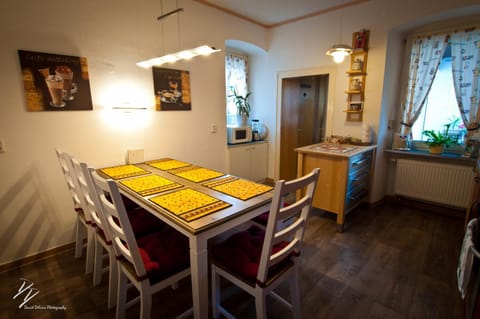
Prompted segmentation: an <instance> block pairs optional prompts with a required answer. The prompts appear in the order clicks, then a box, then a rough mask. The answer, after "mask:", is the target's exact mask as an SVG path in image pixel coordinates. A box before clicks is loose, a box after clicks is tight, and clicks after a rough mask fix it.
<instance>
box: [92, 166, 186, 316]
mask: <svg viewBox="0 0 480 319" xmlns="http://www.w3.org/2000/svg"><path fill="white" fill-rule="evenodd" d="M91 176H92V180H93V182H94V184H95V185H96V189H97V195H98V199H99V202H100V204H101V206H102V210H103V212H104V214H105V217H106V218H105V219H106V223H107V225H108V226H107V227H108V229H109V232H110V234H111V236H112V241H113V244H114V250H115V254H116V258H117V263H118V292H117V312H116V318H117V319H121V318H125V312H126V310H127V308H128V307H130V306H132V305H133V304H135V303H136V302H138V301H140V318H142V319H143V318H150V316H151V308H152V295H153V294H154V293H156V292H158V291H160V290H162V289H164V288H166V287H168V286H172V287H173V286H175V285H176V284H177V282H178V281H179V280H180V279H182V278H185V277H187V276H189V275H190V255H189V247H188V239H187V237H185V236H183V235H182V234H180V233H179V232H177V231H176V230H175V229H173V228H171V227H168V226H166V227H162V228H161V229H160V230H159V231H158V232H154V233H149V234H147V235H144V236H141V237H139V238H135V234H134V231H133V229H132V225H131V223H130V220H129V217H128V214H127V211H126V209H125V206H124V203H123V201H122V196H121V195H120V192H119V190H118V186H117V184H116V182H115V181H113V180H110V179H109V180H105V179H104V178H102V177H101V176H100V175H98V174H97V172H95V171H91ZM129 282H131V283H132V284H133V286H135V288H136V289H137V290H138V291H139V293H140V295H139V296H138V297H137V298H135V299H133V300H130V301H128V303H127V284H128V283H129Z"/></svg>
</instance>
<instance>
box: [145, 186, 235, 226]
mask: <svg viewBox="0 0 480 319" xmlns="http://www.w3.org/2000/svg"><path fill="white" fill-rule="evenodd" d="M150 200H151V201H152V202H154V203H155V204H157V205H159V206H160V207H163V208H164V209H166V210H168V211H169V212H171V213H173V214H175V215H176V216H179V217H180V218H183V219H184V220H186V221H192V220H195V219H197V218H200V217H203V216H205V215H208V214H211V213H213V212H216V211H218V210H221V209H224V208H226V207H229V206H230V204H229V203H226V202H224V201H221V200H219V199H217V198H215V197H212V196H209V195H207V194H204V193H201V192H199V191H196V190H193V189H191V188H186V189H181V190H178V191H174V192H171V193H168V194H165V195H158V196H155V197H152V198H150Z"/></svg>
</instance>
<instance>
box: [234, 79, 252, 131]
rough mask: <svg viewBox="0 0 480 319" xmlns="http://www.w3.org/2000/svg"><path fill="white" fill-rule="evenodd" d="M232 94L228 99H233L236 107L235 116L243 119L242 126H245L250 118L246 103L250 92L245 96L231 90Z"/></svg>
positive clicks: (247, 103) (248, 107)
mask: <svg viewBox="0 0 480 319" xmlns="http://www.w3.org/2000/svg"><path fill="white" fill-rule="evenodd" d="M232 91H233V94H231V95H229V96H228V97H233V98H234V102H235V105H236V106H237V114H238V115H239V116H241V117H242V118H243V120H242V122H243V123H242V125H246V122H247V119H248V117H249V116H250V110H251V107H250V102H248V98H249V97H250V94H252V92H248V93H247V94H246V95H245V96H243V95H239V94H238V93H237V90H236V89H235V88H232Z"/></svg>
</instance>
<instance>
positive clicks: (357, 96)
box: [345, 30, 370, 122]
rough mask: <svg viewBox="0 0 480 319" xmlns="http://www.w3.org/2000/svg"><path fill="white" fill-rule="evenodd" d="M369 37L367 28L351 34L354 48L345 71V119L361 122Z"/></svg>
mask: <svg viewBox="0 0 480 319" xmlns="http://www.w3.org/2000/svg"><path fill="white" fill-rule="evenodd" d="M369 37H370V32H369V31H368V30H362V31H359V32H354V33H353V35H352V47H353V49H354V50H353V52H352V54H351V55H350V69H349V70H348V71H347V76H348V88H347V90H346V91H345V94H347V109H346V110H345V112H346V115H347V118H346V120H347V121H349V122H361V121H362V120H363V105H364V100H365V98H364V93H365V83H366V79H367V58H368V40H369Z"/></svg>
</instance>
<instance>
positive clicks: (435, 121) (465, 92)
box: [400, 27, 480, 145]
mask: <svg viewBox="0 0 480 319" xmlns="http://www.w3.org/2000/svg"><path fill="white" fill-rule="evenodd" d="M410 39H411V49H410V52H409V55H408V56H409V63H408V73H407V77H406V80H407V81H406V84H407V85H406V87H405V90H404V93H403V97H402V102H401V106H402V108H401V109H402V120H401V122H400V124H401V132H400V135H401V136H412V138H413V139H414V140H425V136H424V135H423V134H422V133H423V131H424V130H434V131H444V130H445V126H446V125H447V124H450V126H449V128H450V130H449V135H450V137H451V138H454V139H456V141H457V142H458V143H460V144H461V143H464V141H465V139H466V136H465V135H466V134H467V133H468V139H473V137H474V136H475V138H477V137H476V136H478V134H479V133H480V129H479V127H480V120H479V119H480V108H479V105H478V102H477V101H478V99H479V97H480V74H479V73H478V71H477V70H478V65H479V64H480V48H479V47H478V43H480V28H478V27H468V28H465V29H456V30H451V31H449V32H440V33H431V34H423V35H413V36H412V37H411V38H410ZM414 145H415V144H414Z"/></svg>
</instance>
